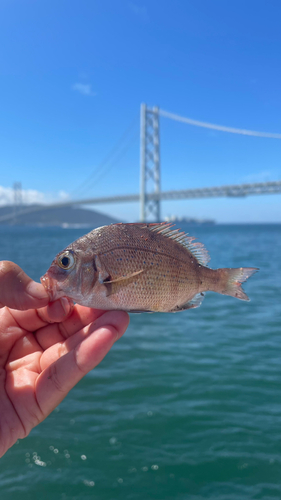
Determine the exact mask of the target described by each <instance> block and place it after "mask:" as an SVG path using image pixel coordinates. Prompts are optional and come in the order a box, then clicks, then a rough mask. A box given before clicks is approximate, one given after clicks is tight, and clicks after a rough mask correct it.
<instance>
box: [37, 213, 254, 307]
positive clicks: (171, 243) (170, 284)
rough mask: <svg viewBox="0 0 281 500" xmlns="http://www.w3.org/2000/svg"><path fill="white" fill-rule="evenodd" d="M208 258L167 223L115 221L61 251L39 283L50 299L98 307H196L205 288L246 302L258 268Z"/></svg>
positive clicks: (195, 244)
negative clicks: (219, 265)
mask: <svg viewBox="0 0 281 500" xmlns="http://www.w3.org/2000/svg"><path fill="white" fill-rule="evenodd" d="M207 262H208V254H207V251H206V250H205V248H204V246H203V245H202V244H201V243H199V242H193V238H191V237H187V235H186V234H184V233H181V232H179V231H178V230H174V229H172V225H171V224H167V223H162V224H143V223H140V224H113V225H111V226H104V227H101V228H98V229H95V230H93V231H91V232H90V233H88V234H87V235H85V236H82V237H81V238H79V239H78V240H76V241H75V242H74V243H72V244H71V245H69V246H68V247H67V248H66V249H65V250H64V251H62V252H60V253H59V254H58V255H57V256H56V258H55V259H54V261H53V263H52V265H51V267H50V268H49V270H48V271H47V273H46V274H45V275H44V276H43V277H42V283H43V284H44V286H45V287H46V289H47V290H48V292H49V293H50V295H51V297H52V299H53V300H54V299H56V298H59V297H60V296H63V295H65V296H68V297H70V298H72V299H73V300H74V301H76V302H77V303H79V304H82V305H87V306H90V307H95V308H100V309H121V310H126V311H153V312H157V311H161V312H177V311H180V310H183V309H189V308H193V307H198V306H199V305H200V304H201V302H202V300H203V296H204V292H205V291H208V290H212V291H216V292H218V293H222V294H226V295H232V296H235V297H237V298H240V299H243V300H248V297H247V296H246V294H245V293H244V292H243V290H242V287H241V283H242V282H243V281H245V280H246V279H247V278H248V277H249V276H250V275H251V274H253V273H254V272H255V271H256V268H239V269H217V270H212V269H210V268H209V267H206V264H207Z"/></svg>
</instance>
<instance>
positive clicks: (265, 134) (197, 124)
mask: <svg viewBox="0 0 281 500" xmlns="http://www.w3.org/2000/svg"><path fill="white" fill-rule="evenodd" d="M159 114H160V115H161V116H164V117H166V118H170V119H171V120H175V121H177V122H183V123H188V124H189V125H195V127H204V128H209V129H212V130H219V131H221V132H228V133H230V134H240V135H251V136H253V137H267V138H269V139H281V134H275V133H270V132H257V131H255V130H244V129H239V128H232V127H225V126H223V125H215V124H214V123H208V122H200V121H198V120H192V118H185V117H184V116H179V115H176V114H174V113H170V112H169V111H164V110H163V109H159Z"/></svg>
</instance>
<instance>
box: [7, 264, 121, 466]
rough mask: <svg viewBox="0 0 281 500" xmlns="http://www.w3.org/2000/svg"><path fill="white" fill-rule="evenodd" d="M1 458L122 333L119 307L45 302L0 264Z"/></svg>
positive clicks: (35, 286)
mask: <svg viewBox="0 0 281 500" xmlns="http://www.w3.org/2000/svg"><path fill="white" fill-rule="evenodd" d="M0 308H1V309H0V457H1V456H2V455H4V453H5V452H6V451H7V450H8V449H9V448H10V447H11V446H12V445H13V444H14V443H15V442H16V441H17V440H18V439H22V438H24V437H26V436H27V435H28V434H29V432H30V431H31V429H32V428H33V427H35V426H36V425H38V424H39V423H40V422H42V420H44V419H45V418H46V417H47V416H48V415H49V413H51V411H52V410H54V408H55V407H56V406H57V405H58V404H59V403H60V402H61V401H62V400H63V399H64V397H65V396H66V395H67V393H68V392H69V391H70V389H72V387H74V385H75V384H77V382H78V381H79V380H81V378H82V377H83V376H84V375H85V374H86V373H88V372H89V371H90V370H92V369H93V368H95V366H97V365H98V364H99V363H100V362H101V360H102V359H103V358H104V356H105V355H106V354H107V352H108V351H109V350H110V348H111V347H112V345H113V344H114V342H115V341H116V340H118V339H119V338H120V337H121V335H123V333H124V332H125V330H126V328H127V326H128V324H129V316H128V314H127V313H125V312H123V311H110V312H105V311H99V310H94V309H90V308H87V307H83V306H79V305H75V306H73V304H72V302H70V301H69V300H68V299H66V298H65V297H63V298H61V299H59V300H57V301H55V302H53V303H49V297H48V295H47V292H46V291H45V289H44V287H43V286H42V285H41V284H40V283H35V282H34V281H32V280H31V278H29V277H28V276H27V275H26V274H25V273H24V272H23V271H22V269H21V268H20V267H19V266H17V265H16V264H14V263H12V262H8V261H4V262H0Z"/></svg>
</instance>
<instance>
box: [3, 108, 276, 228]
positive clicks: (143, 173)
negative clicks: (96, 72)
mask: <svg viewBox="0 0 281 500" xmlns="http://www.w3.org/2000/svg"><path fill="white" fill-rule="evenodd" d="M160 116H163V117H166V118H170V119H172V120H176V121H179V122H183V123H187V124H189V125H192V126H196V127H203V128H209V129H212V130H218V131H220V132H225V133H231V134H240V135H245V136H251V137H261V138H267V139H279V140H280V139H281V134H279V133H269V132H259V131H255V130H246V129H237V128H232V127H226V126H222V125H216V124H213V123H208V122H201V121H197V120H193V119H191V118H186V117H182V116H180V115H176V114H174V113H170V112H168V111H164V110H162V109H160V108H158V107H153V108H149V107H148V106H147V105H146V104H142V105H141V113H140V192H139V193H134V194H129V195H128V194H127V195H116V196H104V197H92V198H85V199H84V198H83V199H72V200H69V201H65V202H59V203H50V204H45V205H40V206H36V207H32V206H30V207H28V206H24V205H22V198H21V185H20V183H18V182H17V183H15V185H14V195H15V196H14V207H13V210H11V213H8V214H6V215H3V216H1V217H0V223H1V221H3V222H4V221H9V220H14V219H15V217H16V216H22V215H25V214H29V213H32V212H38V211H42V210H48V209H51V208H60V207H69V206H79V205H98V204H104V203H107V204H108V203H126V202H139V204H140V220H141V221H146V220H148V219H149V217H152V218H153V219H154V220H156V221H160V220H161V201H166V200H180V199H195V198H214V197H244V196H250V195H261V194H281V181H271V182H259V183H249V184H237V185H235V184H234V185H226V186H218V187H208V188H198V189H181V190H171V191H162V190H161V169H160V132H159V130H160V128H159V120H160Z"/></svg>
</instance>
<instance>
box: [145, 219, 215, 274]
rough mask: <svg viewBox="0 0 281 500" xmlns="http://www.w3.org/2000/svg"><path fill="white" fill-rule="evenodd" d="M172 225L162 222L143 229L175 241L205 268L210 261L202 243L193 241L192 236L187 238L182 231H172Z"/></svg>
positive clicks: (147, 225)
mask: <svg viewBox="0 0 281 500" xmlns="http://www.w3.org/2000/svg"><path fill="white" fill-rule="evenodd" d="M174 225H175V224H172V223H171V222H162V223H160V224H146V225H144V227H147V228H148V229H149V231H152V232H155V233H159V234H162V235H163V236H165V237H166V238H170V239H171V240H173V241H176V242H177V243H179V244H180V245H182V246H183V247H185V248H187V250H189V251H190V252H191V253H192V255H194V257H195V259H196V260H197V261H198V262H199V264H202V265H203V266H206V264H208V262H209V260H210V256H209V253H208V250H207V249H206V248H205V247H204V245H203V243H200V242H199V241H194V240H195V238H194V237H193V236H187V234H186V233H185V232H184V231H180V230H179V229H172V227H174Z"/></svg>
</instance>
